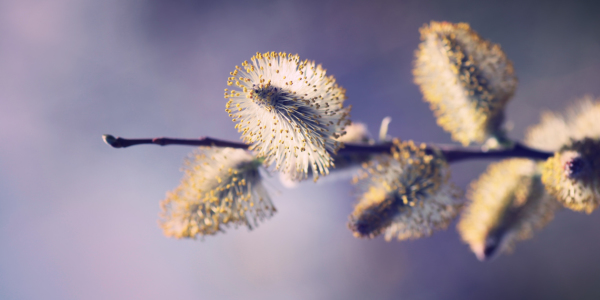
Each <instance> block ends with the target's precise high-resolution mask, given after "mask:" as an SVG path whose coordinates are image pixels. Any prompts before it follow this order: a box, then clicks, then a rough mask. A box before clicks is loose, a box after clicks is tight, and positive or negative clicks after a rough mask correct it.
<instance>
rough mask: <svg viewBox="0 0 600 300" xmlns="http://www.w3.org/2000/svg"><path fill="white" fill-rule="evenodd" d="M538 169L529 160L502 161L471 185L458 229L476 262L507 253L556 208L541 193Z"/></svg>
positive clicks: (541, 187) (550, 217) (549, 218)
mask: <svg viewBox="0 0 600 300" xmlns="http://www.w3.org/2000/svg"><path fill="white" fill-rule="evenodd" d="M538 169H539V168H538V165H537V164H536V163H535V162H533V161H530V160H526V159H509V160H504V161H501V162H498V163H494V164H492V165H490V166H489V167H488V169H487V171H486V172H485V173H484V174H482V175H481V176H480V177H479V179H477V180H475V181H473V183H472V184H471V188H470V190H469V192H468V193H467V196H468V198H469V202H468V204H467V206H466V207H465V210H464V212H463V214H462V216H461V219H460V222H459V224H458V230H459V233H460V235H461V237H462V239H463V240H464V241H465V242H466V243H468V244H469V245H470V247H471V249H472V250H473V252H474V253H475V254H476V256H477V258H479V259H480V260H488V259H491V258H493V257H495V256H496V255H498V254H500V253H503V252H508V251H511V250H512V249H513V248H514V246H515V244H516V243H517V241H520V240H524V239H528V238H531V237H532V236H533V232H534V230H537V229H541V228H542V227H544V226H545V225H546V224H547V223H548V222H550V221H551V220H552V218H553V217H554V212H555V211H556V210H557V209H558V208H560V204H558V203H557V202H556V201H555V200H554V199H552V198H551V197H548V195H547V194H546V193H545V191H544V186H543V185H542V183H541V180H540V173H539V170H538Z"/></svg>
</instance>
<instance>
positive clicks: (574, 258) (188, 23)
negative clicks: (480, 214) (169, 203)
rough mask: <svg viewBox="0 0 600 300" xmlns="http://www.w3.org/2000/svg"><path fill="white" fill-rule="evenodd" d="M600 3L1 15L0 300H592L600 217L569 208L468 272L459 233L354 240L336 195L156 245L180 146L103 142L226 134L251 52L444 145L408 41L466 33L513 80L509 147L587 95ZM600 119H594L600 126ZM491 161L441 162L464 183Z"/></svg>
mask: <svg viewBox="0 0 600 300" xmlns="http://www.w3.org/2000/svg"><path fill="white" fill-rule="evenodd" d="M599 14H600V7H599V6H598V5H594V4H593V2H592V1H590V2H578V1H562V2H556V3H553V2H551V1H539V2H530V1H442V0H439V1H417V0H414V1H387V2H386V1H332V0H318V1H258V2H254V1H221V2H217V1H214V2H208V1H207V2H203V1H180V0H177V1H174V0H169V1H168V0H164V1H156V0H154V1H151V0H149V1H118V0H105V1H77V0H54V1H38V0H3V1H0V241H1V242H0V245H1V247H0V299H167V298H168V299H414V300H417V299H418V300H425V299H599V298H600V255H599V253H600V238H599V237H600V213H598V212H595V213H593V214H592V215H585V214H580V213H573V212H570V211H563V212H561V213H559V214H558V215H557V217H556V219H555V220H554V221H553V222H552V223H551V224H550V225H549V226H548V227H547V228H546V229H544V230H543V231H541V232H539V233H538V234H537V235H536V237H535V238H534V239H533V240H529V241H526V242H523V243H520V244H519V245H518V246H517V249H516V252H515V253H514V254H512V255H504V256H502V257H500V258H499V259H497V260H494V261H492V262H489V263H481V262H478V261H477V260H476V259H475V256H474V255H473V254H472V253H471V252H470V250H469V249H468V247H467V246H466V245H465V244H463V243H462V242H461V241H460V239H459V236H458V234H457V232H456V229H455V228H454V226H452V227H451V228H450V229H449V230H448V231H445V232H439V233H436V234H434V236H433V237H431V238H428V239H422V240H416V241H410V242H391V243H386V242H384V241H383V240H382V239H381V238H378V239H374V240H359V239H355V238H353V237H352V235H351V233H350V231H349V230H348V229H347V228H346V222H347V216H348V215H349V213H350V212H351V209H352V204H353V202H354V199H353V196H352V186H351V185H350V184H349V183H347V182H346V181H340V182H330V183H327V184H325V183H323V184H317V185H314V184H312V183H306V184H302V185H301V186H300V187H299V188H297V189H293V190H288V189H285V188H283V187H282V186H281V184H279V182H278V180H277V176H273V178H271V179H270V180H269V182H270V183H269V188H270V191H271V193H272V195H273V198H274V202H275V205H276V206H277V208H278V213H277V214H276V215H275V216H274V217H273V218H272V219H271V220H269V221H267V222H265V223H263V224H262V225H261V226H259V228H258V229H256V230H254V231H251V232H248V230H246V229H245V228H240V229H237V230H229V231H228V232H227V234H223V235H218V236H213V237H208V238H206V239H205V240H204V241H188V240H175V239H169V238H166V237H164V236H163V235H162V232H161V230H160V229H159V227H158V226H157V218H158V212H159V201H160V200H161V199H163V198H164V196H165V192H166V191H168V190H171V189H173V188H174V187H175V186H176V185H177V184H178V183H179V180H180V178H181V173H180V171H179V169H180V166H181V163H182V161H183V159H184V157H185V156H186V154H187V153H188V152H190V151H191V150H192V149H190V148H186V147H177V146H170V147H163V148H161V147H157V146H152V145H149V146H138V147H133V148H128V149H118V150H117V149H111V148H109V147H108V146H106V145H105V144H104V143H103V142H102V140H101V138H100V137H101V135H102V134H104V133H111V134H115V135H120V136H124V137H154V136H172V137H186V138H194V137H199V136H203V135H210V136H215V137H220V138H226V139H231V140H237V139H239V135H238V133H237V132H236V130H235V129H234V128H233V125H234V124H233V123H231V120H230V118H229V117H227V114H226V113H225V111H224V105H225V99H224V98H223V96H222V95H223V88H225V87H226V78H227V76H228V74H229V72H230V71H232V70H233V69H234V66H235V65H239V64H240V63H241V62H242V61H244V60H247V59H249V58H250V57H251V56H252V55H253V54H254V53H255V52H256V51H261V52H264V51H287V52H293V53H298V54H300V56H301V57H302V58H309V59H312V60H316V61H317V62H319V63H322V64H323V66H324V67H325V68H327V69H328V72H329V73H330V74H334V75H335V76H336V78H337V79H338V81H339V83H340V84H341V85H342V86H344V87H345V88H347V90H348V93H347V95H348V98H349V99H348V101H347V103H348V104H352V105H353V107H354V108H353V111H352V119H353V120H356V121H362V122H365V123H367V124H368V126H369V127H370V129H371V131H372V132H373V133H376V132H377V130H378V126H379V123H380V121H381V119H382V118H383V117H385V116H388V115H389V116H392V118H393V122H392V123H391V126H390V134H391V135H393V136H397V137H401V138H403V139H414V140H417V141H423V142H443V143H448V142H450V139H449V135H448V134H446V133H445V132H444V131H442V130H441V129H440V128H438V127H437V126H436V125H435V121H434V118H433V116H432V113H431V112H430V111H429V109H428V106H427V105H426V104H425V103H423V101H422V100H421V95H420V93H419V90H418V88H417V86H415V85H414V84H413V83H412V75H411V69H412V60H413V56H414V50H415V49H416V47H417V45H418V43H419V33H418V28H419V27H421V26H422V25H423V24H424V23H426V22H429V21H430V20H438V21H442V20H446V21H451V22H460V21H462V22H468V23H470V24H471V25H472V27H473V28H474V29H475V30H476V31H478V32H479V33H480V34H481V35H482V36H484V37H485V38H488V39H490V40H491V41H493V42H495V43H500V44H501V45H502V48H503V49H504V50H505V51H506V53H507V54H508V56H509V58H511V59H512V60H513V62H514V66H515V69H516V72H517V75H518V77H519V81H520V82H519V88H518V90H517V93H516V95H515V97H514V99H513V100H512V102H511V103H510V105H509V106H508V111H507V116H508V119H509V120H510V121H511V122H512V124H514V130H513V131H512V132H511V135H512V136H513V137H515V138H522V137H523V134H524V131H525V129H526V128H527V126H529V125H532V124H535V123H536V122H537V121H538V120H539V114H540V112H541V110H543V109H550V110H562V109H564V108H565V107H567V106H568V104H569V103H571V102H572V101H574V100H575V99H577V98H579V97H581V96H583V95H585V94H592V95H595V96H600V84H599V79H600V18H598V16H599ZM599 124H600V123H599ZM487 163H488V162H485V161H476V162H464V163H460V164H457V165H454V166H453V174H454V181H455V182H456V183H457V184H458V185H459V186H462V187H466V186H467V185H468V183H469V182H470V180H472V179H473V178H475V177H476V176H477V175H478V174H479V173H480V172H482V171H483V170H484V169H485V167H486V165H487Z"/></svg>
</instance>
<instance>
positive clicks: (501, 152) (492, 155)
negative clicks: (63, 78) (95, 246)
mask: <svg viewBox="0 0 600 300" xmlns="http://www.w3.org/2000/svg"><path fill="white" fill-rule="evenodd" d="M102 138H103V139H104V142H106V143H107V144H109V145H110V146H112V147H114V148H126V147H129V146H135V145H145V144H155V145H161V146H166V145H185V146H215V147H230V148H238V149H248V147H249V146H250V145H248V144H245V143H240V142H231V141H224V140H219V139H214V138H210V137H202V138H199V139H173V138H165V137H160V138H149V139H124V138H121V137H114V136H112V135H109V134H105V135H103V136H102ZM392 145H393V143H391V142H386V143H380V144H374V145H365V144H346V145H345V147H344V148H342V149H340V150H338V154H354V153H359V154H380V153H389V152H391V147H392ZM428 150H429V151H435V150H439V151H441V152H442V154H443V155H444V156H445V157H446V161H447V162H448V163H454V162H458V161H462V160H469V159H498V158H500V159H502V158H529V159H533V160H545V159H548V158H549V157H550V156H552V155H553V153H551V152H544V151H540V150H536V149H532V148H529V147H527V146H525V145H522V144H520V143H515V144H514V146H513V147H510V148H506V149H497V150H489V151H484V150H481V149H478V148H462V147H458V146H453V145H452V146H451V145H434V146H431V145H430V146H428Z"/></svg>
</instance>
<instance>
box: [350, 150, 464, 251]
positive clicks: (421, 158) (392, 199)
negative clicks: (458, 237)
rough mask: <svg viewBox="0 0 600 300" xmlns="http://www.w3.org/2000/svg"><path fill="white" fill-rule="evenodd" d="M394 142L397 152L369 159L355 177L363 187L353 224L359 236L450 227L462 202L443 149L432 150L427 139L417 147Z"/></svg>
mask: <svg viewBox="0 0 600 300" xmlns="http://www.w3.org/2000/svg"><path fill="white" fill-rule="evenodd" d="M394 144H395V145H394V148H393V149H392V155H383V156H379V157H378V158H377V159H374V160H373V161H371V162H370V163H365V164H364V170H363V172H361V174H360V175H359V176H358V177H357V178H355V182H360V184H359V186H360V190H361V191H360V196H359V197H360V198H359V201H358V203H357V204H356V206H355V207H354V211H353V213H352V214H351V215H350V222H349V227H350V229H351V230H352V231H353V232H354V235H355V236H356V237H371V238H372V237H375V236H377V235H379V234H381V233H384V236H385V239H386V240H388V241H389V240H391V239H393V238H397V239H398V240H404V239H414V238H419V237H423V236H429V235H431V234H432V233H433V231H434V230H438V229H445V228H446V227H447V226H448V224H449V223H450V222H451V221H452V220H453V219H454V217H455V216H456V215H457V213H458V211H459V209H460V207H461V206H462V202H461V201H460V195H461V192H460V191H459V190H458V189H457V188H456V187H455V186H454V185H452V184H451V183H449V177H450V170H449V168H448V165H447V164H446V162H445V160H444V158H443V156H442V155H440V154H436V153H432V154H428V153H426V150H425V144H423V145H422V146H421V147H417V146H416V145H414V143H413V142H412V141H409V142H402V143H400V142H398V141H395V143H394Z"/></svg>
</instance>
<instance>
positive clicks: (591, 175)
mask: <svg viewBox="0 0 600 300" xmlns="http://www.w3.org/2000/svg"><path fill="white" fill-rule="evenodd" d="M542 181H543V182H544V185H545V186H546V189H547V190H548V191H549V192H550V193H551V194H552V195H553V196H555V197H556V198H557V199H558V201H560V202H561V203H562V204H563V205H564V206H565V207H567V208H570V209H572V210H575V211H584V212H586V213H588V214H589V213H591V212H592V211H594V210H595V209H596V208H598V205H600V139H591V138H585V139H583V140H578V141H573V142H572V143H571V144H570V145H568V146H566V147H564V148H563V149H561V150H560V151H558V152H556V153H555V154H554V156H552V157H551V158H549V159H548V160H547V161H546V162H545V163H544V168H543V175H542Z"/></svg>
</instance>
